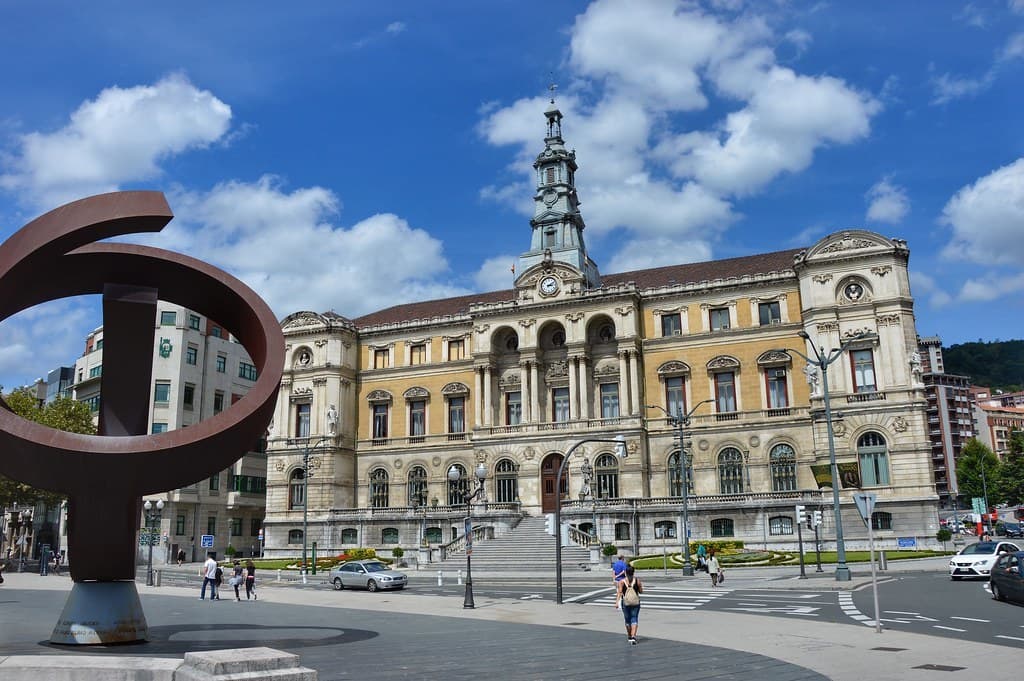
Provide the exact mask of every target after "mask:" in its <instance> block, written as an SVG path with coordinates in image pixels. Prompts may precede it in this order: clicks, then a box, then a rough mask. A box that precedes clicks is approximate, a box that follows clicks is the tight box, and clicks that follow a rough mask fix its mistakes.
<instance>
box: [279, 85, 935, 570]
mask: <svg viewBox="0 0 1024 681" xmlns="http://www.w3.org/2000/svg"><path fill="white" fill-rule="evenodd" d="M545 116H546V118H547V134H546V136H545V137H544V146H543V149H542V150H541V153H540V154H539V155H538V156H537V160H536V162H535V163H534V168H535V169H536V183H537V191H536V194H535V195H534V202H535V206H536V209H535V215H534V217H533V219H532V220H531V221H530V223H529V225H530V233H529V235H530V240H529V247H528V249H527V250H526V251H525V252H524V253H523V254H522V255H521V256H520V257H519V262H518V264H517V267H516V270H515V271H516V272H517V273H518V276H517V278H516V280H515V287H514V288H513V289H511V290H504V291H494V292H490V293H481V294H474V295H470V296H463V297H457V298H448V299H444V300H432V301H425V302H416V303H410V304H406V305H398V306H395V307H392V308H388V309H385V310H380V311H378V312H374V313H372V314H368V315H365V316H363V317H359V318H357V319H348V318H345V317H343V316H341V315H338V314H334V313H322V314H321V313H316V312H309V311H299V312H295V313H294V314H291V315H289V316H288V317H287V318H285V319H284V320H283V322H282V326H283V330H284V335H285V342H286V365H285V367H284V377H283V379H282V383H281V390H280V395H279V398H278V405H277V410H276V415H275V417H274V421H273V423H272V424H271V427H270V437H269V443H268V460H267V463H268V471H267V505H266V511H267V515H266V520H265V532H266V545H265V551H266V555H268V556H285V555H288V556H294V555H298V553H300V552H301V550H302V546H303V544H304V540H305V543H307V544H309V545H311V544H312V543H313V542H316V543H317V545H318V548H319V551H320V553H321V554H323V553H336V552H339V551H340V550H341V549H342V548H344V547H355V546H365V547H374V548H376V549H378V550H383V551H384V552H385V553H386V552H387V551H388V550H390V549H394V548H395V547H402V548H404V549H406V550H409V549H410V548H417V547H421V546H430V547H435V548H436V547H439V546H442V545H444V544H446V543H448V542H451V541H452V540H455V539H458V538H459V537H460V536H461V535H462V533H463V531H464V530H463V528H464V525H463V519H464V517H465V516H466V515H467V504H466V498H467V496H468V495H470V494H472V493H473V492H475V491H476V488H477V484H478V483H477V475H478V474H483V476H484V477H483V483H482V484H483V491H482V493H481V494H480V495H478V496H477V497H476V498H475V499H474V500H473V502H472V519H473V520H472V522H473V526H474V527H476V528H481V529H484V530H487V531H493V532H495V533H503V532H506V531H509V530H510V529H512V528H514V527H515V525H516V524H517V523H518V522H519V520H520V519H521V518H522V517H524V516H537V515H540V514H544V513H549V512H552V511H554V509H555V506H556V504H557V503H559V497H561V504H562V517H563V521H564V522H565V523H566V524H567V525H569V527H570V528H572V529H571V531H570V536H571V537H572V541H574V542H577V543H582V544H585V543H587V542H588V541H593V539H592V538H593V537H595V536H596V538H597V540H598V541H600V542H603V543H614V544H615V545H616V546H618V547H619V548H620V549H624V550H626V551H628V552H634V553H645V552H655V551H656V552H658V553H660V552H661V551H662V546H663V545H668V546H669V547H673V546H676V547H677V546H678V544H679V539H678V537H680V536H682V535H681V525H680V523H681V519H680V510H681V506H682V503H681V502H682V499H683V487H684V480H685V481H686V487H687V495H686V496H687V501H688V509H689V514H688V518H689V528H690V536H691V538H692V539H693V540H694V541H697V540H702V539H703V540H709V539H727V538H728V539H737V540H741V541H743V542H744V543H745V544H746V545H747V546H749V547H762V546H766V547H768V548H792V547H793V546H795V544H796V536H797V534H796V532H797V530H796V522H797V520H796V513H795V510H794V507H795V506H796V505H797V504H802V505H804V506H806V507H807V509H808V510H815V509H820V510H822V511H823V515H824V518H825V522H824V526H823V527H822V537H823V539H824V541H825V543H826V545H828V544H829V542H831V541H832V540H833V539H834V532H835V524H834V522H833V520H832V492H831V488H830V485H831V480H830V477H829V475H828V468H827V464H828V463H829V437H828V428H827V423H826V421H825V416H824V414H825V394H824V388H825V387H826V386H827V388H828V398H829V402H830V406H831V409H832V412H833V414H832V415H833V429H832V430H833V434H834V448H835V458H836V459H837V461H838V462H839V464H840V466H841V470H842V475H841V477H842V480H843V485H842V487H841V495H840V496H841V509H842V517H843V525H844V532H845V536H846V540H847V545H848V546H858V545H861V544H866V541H867V532H866V528H865V525H864V523H863V522H862V521H861V519H860V517H859V515H858V513H857V510H856V508H855V506H854V504H853V501H852V493H853V492H855V491H856V490H857V488H858V486H859V487H860V488H863V489H864V490H867V491H871V492H874V493H876V494H877V496H878V503H877V506H876V509H875V515H874V517H873V519H872V523H873V525H874V528H875V536H876V537H878V538H880V539H881V541H882V542H883V543H884V544H887V545H895V544H896V543H897V540H898V539H902V540H903V541H902V542H901V543H903V544H908V543H909V542H908V541H907V538H911V539H913V540H915V542H916V544H917V545H918V546H922V545H924V544H926V543H930V542H932V541H934V539H933V538H934V535H935V532H936V530H937V514H936V504H937V496H936V492H935V481H934V474H933V470H932V467H931V459H930V452H931V444H930V441H929V435H928V422H927V415H926V407H927V401H926V398H925V393H924V383H923V382H922V374H921V361H920V356H919V355H918V354H917V333H916V329H915V323H914V309H913V298H912V297H911V292H910V284H909V279H908V273H907V263H908V258H909V250H908V248H907V245H906V243H905V242H904V241H902V240H899V239H889V238H885V237H883V236H881V235H879V234H875V233H873V232H868V231H861V230H849V231H843V232H837V233H834V234H831V235H829V236H827V237H825V238H823V239H821V240H820V241H819V242H817V243H815V244H813V245H810V246H809V247H807V248H801V249H796V250H786V251H778V252H774V253H764V254H760V255H752V256H747V257H740V258H731V259H728V260H717V261H712V262H704V263H695V264H686V265H676V266H669V267H658V268H653V269H646V270H638V271H634V272H625V273H621V274H604V275H602V274H601V273H600V272H599V268H598V265H597V263H595V262H594V261H593V260H592V259H591V258H590V256H589V255H588V253H587V248H586V246H585V243H584V238H583V233H584V220H583V216H582V214H581V213H580V210H579V199H578V198H577V193H576V184H575V174H576V170H577V165H576V157H575V152H573V151H570V150H568V149H567V148H566V147H565V144H564V142H563V139H562V133H561V122H562V114H561V112H559V111H558V109H557V108H556V107H555V106H554V104H552V106H551V107H549V109H548V110H547V111H546V112H545ZM525 237H526V230H524V245H525V242H526V239H525ZM801 333H806V334H807V336H808V338H807V339H806V340H805V338H804V337H802V336H801ZM816 348H817V349H819V350H820V352H822V353H823V355H824V356H825V358H826V359H827V358H829V357H831V356H832V355H831V354H830V353H832V352H833V351H834V350H835V351H837V352H836V354H835V356H834V361H832V362H831V363H830V364H828V366H827V371H828V374H827V376H822V375H821V371H820V370H819V366H817V365H815V364H811V365H808V363H807V362H806V361H805V359H804V358H803V357H801V356H800V354H799V353H803V354H804V355H807V356H810V357H811V358H812V359H815V357H816V355H815V349H816ZM840 349H841V352H838V351H839V350H840ZM668 414H671V415H676V414H681V415H684V416H686V415H689V416H690V418H688V419H683V427H682V428H679V427H677V426H678V424H677V423H675V422H674V421H673V420H671V419H669V418H668ZM617 436H623V437H624V438H625V440H626V445H627V446H626V449H627V452H628V456H627V457H626V458H625V459H620V458H619V457H617V456H616V455H615V449H616V448H615V444H614V442H613V440H614V439H615V438H616V437H617ZM680 439H682V445H683V451H684V452H685V455H684V456H682V457H681V452H680ZM569 454H571V455H570V456H569V460H568V461H566V462H565V465H564V473H563V476H562V480H561V486H560V488H559V485H558V482H557V479H558V472H559V469H560V468H561V467H562V464H563V460H564V458H565V457H566V455H569ZM681 458H682V460H681ZM683 465H685V466H686V468H685V470H684V468H683ZM478 471H479V473H478ZM452 472H457V474H458V475H451V473H452ZM453 478H457V479H453ZM805 536H806V534H805Z"/></svg>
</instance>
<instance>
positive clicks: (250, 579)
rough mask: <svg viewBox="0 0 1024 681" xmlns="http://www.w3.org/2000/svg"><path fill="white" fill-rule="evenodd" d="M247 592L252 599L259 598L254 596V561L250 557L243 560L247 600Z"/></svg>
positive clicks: (246, 597) (247, 596)
mask: <svg viewBox="0 0 1024 681" xmlns="http://www.w3.org/2000/svg"><path fill="white" fill-rule="evenodd" d="M249 594H252V598H253V600H254V601H255V600H259V599H258V598H257V597H256V563H254V562H252V558H250V559H249V560H247V561H245V600H249Z"/></svg>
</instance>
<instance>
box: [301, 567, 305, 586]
mask: <svg viewBox="0 0 1024 681" xmlns="http://www.w3.org/2000/svg"><path fill="white" fill-rule="evenodd" d="M300 572H301V573H302V583H303V584H305V583H306V570H305V568H303V569H302V570H300Z"/></svg>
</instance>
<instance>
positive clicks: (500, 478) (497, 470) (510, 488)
mask: <svg viewBox="0 0 1024 681" xmlns="http://www.w3.org/2000/svg"><path fill="white" fill-rule="evenodd" d="M494 487H495V491H496V492H497V493H496V494H495V495H494V496H495V498H496V500H497V501H498V502H500V503H503V504H510V503H513V502H516V501H519V466H518V465H517V464H516V462H515V461H513V460H512V459H502V460H501V461H499V462H498V464H497V465H496V466H495V467H494Z"/></svg>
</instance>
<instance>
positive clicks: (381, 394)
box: [366, 390, 392, 402]
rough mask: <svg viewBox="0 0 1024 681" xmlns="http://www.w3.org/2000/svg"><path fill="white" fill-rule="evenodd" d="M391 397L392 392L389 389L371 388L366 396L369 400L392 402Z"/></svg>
mask: <svg viewBox="0 0 1024 681" xmlns="http://www.w3.org/2000/svg"><path fill="white" fill-rule="evenodd" d="M391 399H392V398H391V393H389V392H388V391H387V390H371V391H370V394H369V395H367V396H366V401H367V402H390V401H391Z"/></svg>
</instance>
